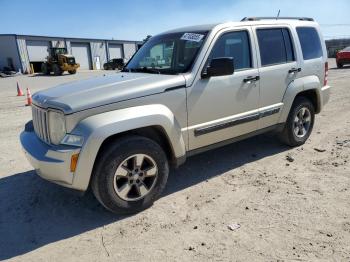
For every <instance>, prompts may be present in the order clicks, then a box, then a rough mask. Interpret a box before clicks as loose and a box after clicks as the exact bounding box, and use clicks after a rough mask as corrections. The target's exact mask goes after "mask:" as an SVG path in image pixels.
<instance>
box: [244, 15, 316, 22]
mask: <svg viewBox="0 0 350 262" xmlns="http://www.w3.org/2000/svg"><path fill="white" fill-rule="evenodd" d="M281 19H292V20H300V21H314V19H313V18H309V17H276V16H275V17H273V16H271V17H269V16H266V17H244V18H243V19H242V20H241V22H244V21H259V20H281Z"/></svg>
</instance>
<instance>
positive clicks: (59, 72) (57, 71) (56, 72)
mask: <svg viewBox="0 0 350 262" xmlns="http://www.w3.org/2000/svg"><path fill="white" fill-rule="evenodd" d="M52 71H53V74H54V75H55V76H60V75H62V74H63V71H62V70H61V68H60V67H59V65H57V64H53V65H52Z"/></svg>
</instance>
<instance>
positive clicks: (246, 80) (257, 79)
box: [243, 76, 260, 83]
mask: <svg viewBox="0 0 350 262" xmlns="http://www.w3.org/2000/svg"><path fill="white" fill-rule="evenodd" d="M259 80H260V76H248V77H247V78H244V79H243V82H244V83H251V82H255V81H259Z"/></svg>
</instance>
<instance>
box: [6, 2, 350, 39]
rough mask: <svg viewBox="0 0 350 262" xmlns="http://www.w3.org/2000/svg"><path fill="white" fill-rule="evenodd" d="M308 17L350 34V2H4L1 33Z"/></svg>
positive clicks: (120, 33) (67, 33) (70, 33)
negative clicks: (248, 17) (248, 18)
mask: <svg viewBox="0 0 350 262" xmlns="http://www.w3.org/2000/svg"><path fill="white" fill-rule="evenodd" d="M278 10H281V13H280V16H306V17H313V18H314V19H315V20H316V21H317V22H319V24H320V25H321V29H322V31H323V34H324V36H325V38H327V39H329V38H339V37H350V13H349V11H350V0H333V1H331V0H293V1H291V0H289V1H288V0H211V1H210V0H187V1H186V0H171V1H166V0H163V1H162V0H144V1H142V0H132V1H130V0H129V1H128V0H115V1H113V0H98V1H96V0H95V1H92V0H70V1H68V0H31V1H26V0H22V1H21V0H0V17H1V26H0V34H27V35H45V36H62V37H79V38H80V37H82V38H103V39H112V38H113V39H121V40H142V39H144V38H145V37H146V36H147V35H155V34H157V33H161V32H163V31H166V30H169V29H173V28H177V27H183V26H189V25H197V24H208V23H218V22H226V21H239V20H241V19H242V18H243V17H245V16H276V15H277V12H278Z"/></svg>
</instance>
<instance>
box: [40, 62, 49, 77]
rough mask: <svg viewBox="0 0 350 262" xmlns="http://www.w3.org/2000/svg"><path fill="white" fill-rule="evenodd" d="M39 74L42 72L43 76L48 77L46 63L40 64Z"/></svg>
mask: <svg viewBox="0 0 350 262" xmlns="http://www.w3.org/2000/svg"><path fill="white" fill-rule="evenodd" d="M41 72H42V73H43V74H44V75H49V74H50V70H49V66H48V64H47V63H42V64H41Z"/></svg>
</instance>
